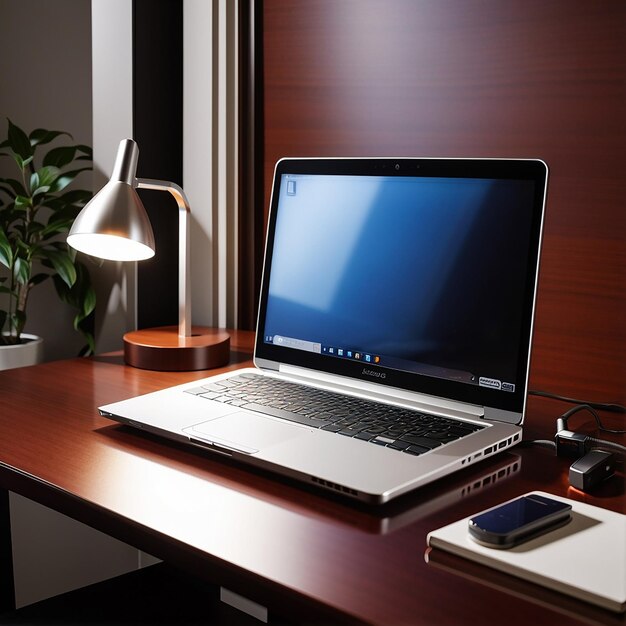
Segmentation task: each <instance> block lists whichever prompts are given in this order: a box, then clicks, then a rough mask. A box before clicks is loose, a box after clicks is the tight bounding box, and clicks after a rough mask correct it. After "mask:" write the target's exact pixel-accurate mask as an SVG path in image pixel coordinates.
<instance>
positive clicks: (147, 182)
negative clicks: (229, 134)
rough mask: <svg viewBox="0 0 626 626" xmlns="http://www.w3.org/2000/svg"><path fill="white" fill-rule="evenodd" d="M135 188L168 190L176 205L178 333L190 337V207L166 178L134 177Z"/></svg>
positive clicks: (181, 192) (177, 187) (180, 190)
mask: <svg viewBox="0 0 626 626" xmlns="http://www.w3.org/2000/svg"><path fill="white" fill-rule="evenodd" d="M135 183H136V184H135V187H136V188H137V189H154V190H156V191H169V192H170V193H171V194H172V195H173V196H174V198H175V200H176V204H177V205H178V334H179V335H180V336H181V337H191V298H190V293H191V283H190V273H189V263H190V261H189V259H190V255H189V243H190V242H189V215H190V213H191V208H190V206H189V201H188V200H187V196H186V195H185V192H184V191H183V189H182V187H180V186H179V185H177V184H176V183H172V182H169V181H166V180H153V179H151V178H136V179H135Z"/></svg>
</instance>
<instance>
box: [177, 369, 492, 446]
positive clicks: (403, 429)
mask: <svg viewBox="0 0 626 626" xmlns="http://www.w3.org/2000/svg"><path fill="white" fill-rule="evenodd" d="M185 391H186V393H191V394H194V395H196V396H199V397H201V398H207V399H208V400H214V401H216V402H223V403H225V404H230V405H231V406H236V407H241V408H243V409H247V410H250V411H256V412H258V413H263V414H265V415H271V416H273V417H280V418H283V419H286V420H289V421H291V422H297V423H298V424H304V425H306V426H311V427H313V428H319V429H321V430H327V431H330V432H333V433H337V434H339V435H344V436H346V437H353V438H354V439H360V440H362V441H367V442H370V443H373V444H375V445H379V446H386V447H387V448H391V449H393V450H398V451H401V452H405V453H407V454H413V455H419V454H424V453H425V452H429V451H430V450H432V449H434V448H437V447H439V446H441V445H444V444H446V443H450V442H451V441H456V440H457V439H460V438H461V437H465V436H466V435H471V434H472V433H473V432H476V431H477V430H481V429H482V428H484V426H479V425H476V424H470V423H467V422H461V421H458V420H453V419H449V418H446V417H441V416H439V415H432V414H430V413H422V412H418V411H415V410H412V409H406V408H404V407H398V406H393V405H389V404H383V403H380V402H374V401H371V400H364V399H361V398H353V397H350V396H345V395H342V394H338V393H334V392H332V391H326V390H323V389H315V388H313V387H307V386H305V385H299V384H297V383H292V382H289V381H284V380H279V379H276V378H270V377H267V376H260V375H258V374H252V373H247V372H246V373H244V374H239V375H237V376H234V377H232V378H228V379H226V380H220V381H217V382H212V383H207V384H206V385H202V386H201V387H194V388H193V389H186V390H185Z"/></svg>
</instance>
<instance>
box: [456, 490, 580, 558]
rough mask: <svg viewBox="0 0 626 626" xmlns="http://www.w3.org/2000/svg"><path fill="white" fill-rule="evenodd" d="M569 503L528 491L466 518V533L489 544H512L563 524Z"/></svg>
mask: <svg viewBox="0 0 626 626" xmlns="http://www.w3.org/2000/svg"><path fill="white" fill-rule="evenodd" d="M571 510H572V506H571V505H570V504H566V503H565V502H561V501H559V500H553V499H552V498H545V497H544V496H540V495H535V494H531V495H529V496H522V497H521V498H517V499H516V500H512V501H511V502H507V503H506V504H501V505H500V506H497V507H495V508H493V509H489V510H488V511H485V512H484V513H480V514H479V515H477V516H476V517H472V518H470V520H469V534H470V537H471V538H472V539H473V540H474V541H476V542H478V543H480V544H481V545H484V546H487V547H489V548H512V547H513V546H516V545H518V544H520V543H522V542H524V541H528V540H529V539H533V538H535V537H537V536H539V535H541V534H543V533H546V532H548V531H550V530H553V529H554V528H558V527H559V526H563V525H564V524H567V522H569V520H570V519H571Z"/></svg>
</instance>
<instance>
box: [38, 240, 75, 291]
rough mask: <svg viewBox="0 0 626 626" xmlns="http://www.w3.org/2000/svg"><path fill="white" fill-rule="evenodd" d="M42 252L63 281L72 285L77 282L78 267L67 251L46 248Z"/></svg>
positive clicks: (69, 285)
mask: <svg viewBox="0 0 626 626" xmlns="http://www.w3.org/2000/svg"><path fill="white" fill-rule="evenodd" d="M42 252H43V254H44V255H45V256H46V258H47V259H48V260H49V261H50V263H52V266H53V267H54V269H55V271H56V273H57V274H58V275H59V277H60V278H61V279H62V280H63V282H64V283H65V284H66V285H67V286H68V287H71V286H72V285H73V284H74V283H75V282H76V268H75V267H74V263H73V262H72V259H71V258H70V256H69V254H68V253H67V251H61V250H55V249H52V248H44V249H43V250H42Z"/></svg>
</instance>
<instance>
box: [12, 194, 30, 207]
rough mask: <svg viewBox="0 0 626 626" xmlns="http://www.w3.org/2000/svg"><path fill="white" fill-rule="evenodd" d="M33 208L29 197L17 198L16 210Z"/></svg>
mask: <svg viewBox="0 0 626 626" xmlns="http://www.w3.org/2000/svg"><path fill="white" fill-rule="evenodd" d="M29 206H31V199H30V198H29V197H27V196H16V197H15V208H16V209H25V208H27V207H29Z"/></svg>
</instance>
